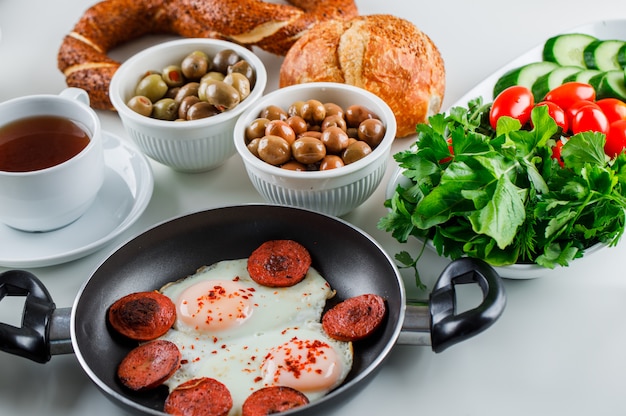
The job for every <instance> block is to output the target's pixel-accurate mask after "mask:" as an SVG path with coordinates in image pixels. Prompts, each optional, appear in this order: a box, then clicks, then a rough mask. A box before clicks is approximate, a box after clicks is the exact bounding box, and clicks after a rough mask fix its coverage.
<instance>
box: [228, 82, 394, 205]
mask: <svg viewBox="0 0 626 416" xmlns="http://www.w3.org/2000/svg"><path fill="white" fill-rule="evenodd" d="M310 99H316V100H319V101H321V102H323V103H326V102H334V103H335V104H338V105H340V106H342V107H343V108H346V107H348V106H350V105H352V104H360V105H363V106H364V107H366V108H368V109H369V110H371V111H373V112H374V113H376V114H377V115H378V116H379V117H380V119H381V120H382V122H383V123H384V124H385V126H386V133H385V137H384V138H383V140H382V142H381V143H380V144H379V145H378V146H377V147H376V148H375V149H374V150H373V151H372V153H370V154H369V155H367V156H366V157H364V158H362V159H361V160H358V161H356V162H354V163H351V164H349V165H346V166H343V167H340V168H336V169H331V170H327V171H310V172H297V171H292V170H287V169H281V168H279V167H276V166H273V165H270V164H269V163H266V162H264V161H262V160H261V159H259V158H257V157H256V156H255V155H254V154H252V153H251V152H250V150H248V148H247V147H246V143H245V129H246V126H248V125H249V124H250V123H251V122H252V121H253V120H254V119H256V118H257V117H258V116H259V113H260V112H261V110H262V109H264V108H265V107H267V106H268V105H277V106H279V107H281V108H283V109H285V110H287V108H288V107H289V106H290V105H291V104H293V103H294V102H295V101H299V100H301V101H306V100H310ZM395 135H396V120H395V117H394V115H393V112H392V111H391V109H390V108H389V106H388V105H387V104H386V103H385V102H384V101H383V100H381V99H380V98H378V97H377V96H376V95H374V94H372V93H370V92H368V91H366V90H364V89H362V88H358V87H354V86H351V85H346V84H339V83H321V82H316V83H307V84H299V85H293V86H289V87H285V88H281V89H278V90H276V91H274V92H272V93H270V94H268V95H266V96H264V97H263V98H262V99H260V100H258V101H257V102H255V103H254V105H252V106H251V107H250V108H248V110H247V111H246V112H245V113H244V114H242V116H241V117H240V118H239V120H238V121H237V124H236V125H235V146H236V148H237V152H238V153H239V154H240V155H241V157H242V159H243V161H244V165H245V168H246V171H247V173H248V176H249V177H250V180H251V181H252V184H253V185H254V187H255V188H256V190H257V191H258V192H259V193H260V194H261V195H262V196H263V197H264V198H265V200H266V201H268V202H271V203H274V204H280V205H291V206H296V207H301V208H308V209H311V210H314V211H318V212H322V213H325V214H328V215H335V216H341V215H344V214H347V213H348V212H350V211H352V210H354V209H355V208H356V207H358V206H359V205H361V204H362V203H363V202H364V201H365V200H367V199H368V198H369V197H370V196H371V195H372V193H373V192H374V190H375V189H376V188H377V187H378V185H379V184H380V182H381V180H382V178H383V176H384V174H385V170H386V168H387V161H388V159H389V156H390V151H391V145H392V143H393V140H394V138H395Z"/></svg>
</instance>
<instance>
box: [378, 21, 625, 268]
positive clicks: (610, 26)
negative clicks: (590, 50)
mask: <svg viewBox="0 0 626 416" xmlns="http://www.w3.org/2000/svg"><path fill="white" fill-rule="evenodd" d="M568 32H569V33H587V34H590V35H593V36H595V37H597V38H598V39H624V40H626V20H623V19H616V20H603V21H599V22H596V23H592V24H588V25H584V26H579V27H576V28H573V29H571V30H569V31H566V32H560V33H568ZM560 33H559V34H560ZM555 35H556V34H555ZM542 52H543V43H541V44H539V45H537V46H536V47H534V48H532V49H531V50H529V51H528V52H526V53H525V54H523V55H522V56H520V57H519V58H517V59H514V60H513V61H511V62H510V63H508V64H507V65H505V66H503V67H502V68H500V69H499V70H498V71H496V72H494V73H493V74H491V75H490V76H489V77H487V78H486V79H485V80H484V81H482V82H481V83H480V84H478V85H477V86H475V87H474V88H472V89H471V90H469V91H468V92H467V93H465V95H463V96H462V97H461V98H460V99H459V100H457V101H456V102H455V103H453V104H452V105H451V106H450V107H449V108H448V109H446V110H445V111H448V110H449V109H450V108H453V107H458V106H463V107H466V106H467V103H468V102H469V101H470V100H472V99H474V98H477V97H483V100H484V101H485V102H489V101H491V100H493V87H494V85H495V83H496V81H497V80H498V79H499V78H500V77H501V76H502V75H503V74H504V73H505V72H507V71H509V70H511V69H513V68H517V67H520V66H522V65H524V64H528V63H531V62H538V61H541V59H542ZM403 178H404V177H403V176H402V169H401V168H400V167H396V169H395V171H394V172H393V173H392V175H391V177H390V179H389V182H388V184H387V189H386V198H391V197H392V196H393V194H394V192H395V189H396V186H397V185H398V183H400V182H401V181H402V180H403ZM404 179H406V178H404ZM426 246H427V247H429V248H430V249H432V250H434V251H436V249H435V247H434V246H433V244H432V241H428V242H427V243H426ZM603 248H606V245H604V244H596V245H594V246H593V247H590V248H588V249H587V250H585V257H589V256H590V255H591V254H593V253H595V252H598V251H600V250H602V249H603ZM494 269H496V271H497V272H498V274H500V276H502V277H506V278H509V279H533V278H537V277H543V276H546V275H549V274H551V272H552V271H553V270H556V269H547V268H545V267H541V266H538V265H536V264H515V265H511V266H506V267H494Z"/></svg>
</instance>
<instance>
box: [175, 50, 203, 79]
mask: <svg viewBox="0 0 626 416" xmlns="http://www.w3.org/2000/svg"><path fill="white" fill-rule="evenodd" d="M180 67H181V70H182V71H183V75H185V77H187V78H188V79H192V80H198V79H200V78H202V76H203V75H204V74H206V73H207V71H208V70H209V57H208V56H207V54H206V53H204V52H202V51H193V52H191V53H190V54H188V55H187V56H185V57H184V58H183V61H182V62H181V64H180Z"/></svg>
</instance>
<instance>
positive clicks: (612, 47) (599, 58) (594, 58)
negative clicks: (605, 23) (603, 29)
mask: <svg viewBox="0 0 626 416" xmlns="http://www.w3.org/2000/svg"><path fill="white" fill-rule="evenodd" d="M625 44H626V42H624V41H622V40H597V41H594V42H591V43H590V44H589V45H587V46H586V47H585V50H584V52H583V58H584V59H585V65H586V66H587V68H590V69H598V70H600V71H616V70H621V69H622V67H621V65H620V64H619V63H618V61H617V53H618V51H619V49H620V48H621V47H622V46H624V45H625Z"/></svg>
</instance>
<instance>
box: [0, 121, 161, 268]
mask: <svg viewBox="0 0 626 416" xmlns="http://www.w3.org/2000/svg"><path fill="white" fill-rule="evenodd" d="M103 139H104V140H103V145H104V161H105V165H106V174H105V179H104V184H103V185H102V188H101V189H100V192H99V193H98V195H97V196H96V200H95V201H94V202H93V204H92V206H91V207H90V208H89V210H88V211H87V212H86V213H85V214H83V216H82V217H80V218H79V219H78V220H76V221H75V222H73V223H72V224H70V225H68V226H66V227H64V228H61V229H59V230H55V231H50V232H45V233H29V232H23V231H18V230H15V229H13V228H10V227H8V226H6V225H3V224H0V265H1V266H5V267H43V266H51V265H55V264H61V263H65V262H68V261H72V260H76V259H78V258H81V257H84V256H86V255H88V254H91V253H93V252H95V251H97V250H99V249H100V248H102V247H103V246H104V245H105V244H107V243H108V242H110V241H111V240H112V239H114V238H115V237H117V236H118V235H120V234H121V233H122V232H123V231H125V230H126V229H128V227H130V226H131V225H132V224H133V223H134V222H135V221H136V220H137V219H138V218H139V217H140V216H141V214H142V213H143V212H144V210H145V209H146V207H147V206H148V203H149V202H150V198H151V197H152V191H153V188H154V177H153V175H152V169H151V167H150V164H149V162H148V160H147V159H146V157H145V156H144V155H143V154H142V153H141V152H139V151H138V150H136V149H135V148H134V147H132V146H130V145H128V144H126V143H124V141H123V140H122V139H121V138H119V137H117V136H115V135H113V134H112V133H109V132H103Z"/></svg>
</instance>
